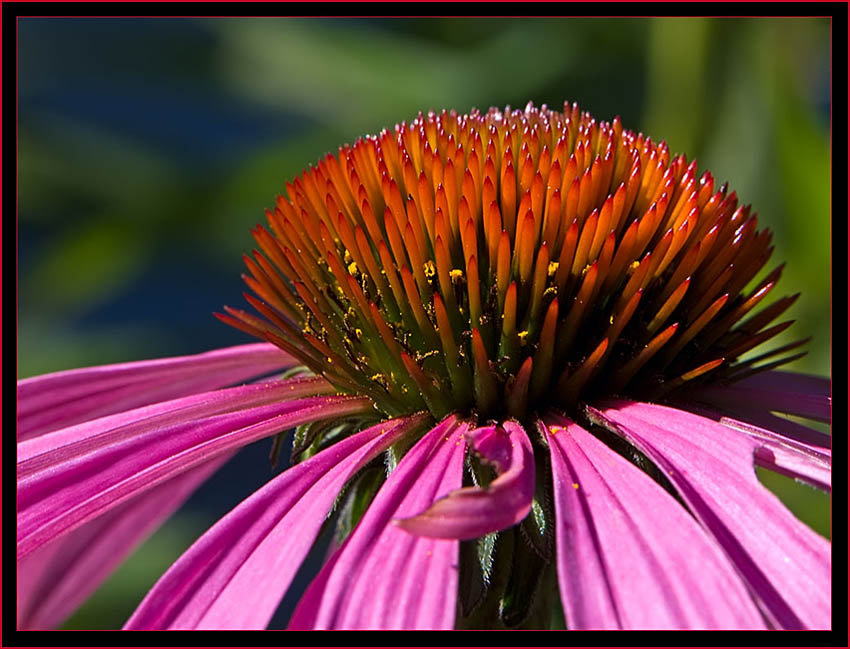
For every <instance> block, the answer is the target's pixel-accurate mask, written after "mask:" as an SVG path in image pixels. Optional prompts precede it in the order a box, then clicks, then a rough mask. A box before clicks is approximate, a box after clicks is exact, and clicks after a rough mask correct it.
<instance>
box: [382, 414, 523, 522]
mask: <svg viewBox="0 0 850 649" xmlns="http://www.w3.org/2000/svg"><path fill="white" fill-rule="evenodd" d="M467 438H468V439H469V440H470V441H471V442H472V444H473V446H474V447H475V449H476V450H477V451H478V452H479V453H481V454H482V455H484V457H485V458H489V459H491V460H492V461H493V462H494V463H495V464H496V465H497V466H499V467H500V468H501V471H502V473H501V475H499V476H498V477H497V478H496V479H495V480H494V481H493V482H492V483H491V484H490V485H488V486H487V487H485V488H481V487H464V488H463V489H458V490H457V491H453V492H452V493H450V494H449V495H448V496H446V497H445V498H442V499H440V500H438V501H437V502H435V503H434V504H433V505H431V506H430V507H429V508H428V509H427V510H425V511H424V512H422V513H421V514H418V515H417V516H414V517H412V518H405V519H402V520H397V521H396V524H397V525H398V526H399V527H401V528H402V529H404V530H406V531H408V532H410V533H411V534H418V535H420V536H430V537H434V538H441V539H477V538H478V537H480V536H484V535H485V534H489V533H490V532H497V531H499V530H503V529H506V528H508V527H511V526H512V525H516V524H517V523H519V522H520V521H521V520H522V519H524V518H525V517H526V516H527V515H528V512H529V510H530V509H531V500H532V499H533V498H534V452H533V451H532V449H531V442H530V441H529V439H528V435H526V434H525V431H524V430H523V429H522V426H520V425H519V424H518V423H516V422H514V421H506V422H505V423H504V424H502V425H501V426H487V427H485V428H478V429H476V430H473V431H472V432H471V433H469V434H468V435H467ZM508 458H509V459H508Z"/></svg>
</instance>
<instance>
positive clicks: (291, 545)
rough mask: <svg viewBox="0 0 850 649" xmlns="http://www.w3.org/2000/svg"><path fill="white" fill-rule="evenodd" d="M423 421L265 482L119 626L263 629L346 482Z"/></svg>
mask: <svg viewBox="0 0 850 649" xmlns="http://www.w3.org/2000/svg"><path fill="white" fill-rule="evenodd" d="M422 421H423V417H422V416H418V417H417V416H414V417H408V418H404V419H399V420H394V421H389V422H383V423H381V424H378V425H376V426H373V427H372V428H369V429H367V430H364V431H361V432H359V433H356V434H355V435H352V436H351V437H348V438H346V439H344V440H342V441H340V442H337V443H336V444H334V445H333V446H331V447H330V448H328V449H325V450H324V451H322V452H321V453H318V454H317V455H315V456H313V457H312V458H310V459H309V460H306V461H305V462H302V463H300V464H297V465H296V466H294V467H292V468H290V469H289V470H287V471H285V472H284V473H282V474H280V475H279V476H277V477H276V478H274V479H273V480H271V481H270V482H269V483H268V484H267V485H265V486H264V487H263V488H262V489H260V490H259V491H257V492H255V493H254V494H253V495H252V496H250V497H249V498H248V499H246V500H244V501H243V502H242V503H240V504H239V505H238V506H237V507H236V508H235V509H233V511H231V512H230V513H229V514H227V516H225V517H224V518H222V519H221V520H220V521H218V522H217V523H216V524H215V525H214V526H213V527H212V528H210V529H209V530H208V531H207V532H206V533H205V534H204V535H203V536H202V537H201V538H200V539H198V541H196V542H195V543H194V544H193V545H192V547H191V548H189V549H188V550H187V551H186V552H185V553H184V554H183V556H181V557H180V558H179V559H178V560H177V561H176V562H175V563H174V565H172V566H171V568H169V569H168V571H167V572H166V573H165V574H164V575H163V576H162V577H161V578H160V579H159V581H158V582H157V583H156V585H155V586H154V587H153V589H151V591H150V592H149V593H148V594H147V596H146V597H145V599H144V601H142V603H141V604H140V605H139V607H138V608H137V609H136V611H135V612H134V613H133V615H132V616H131V617H130V619H129V620H128V622H127V624H126V626H125V627H124V628H125V629H262V628H265V626H266V625H267V624H268V622H269V620H270V619H271V618H272V616H273V615H274V612H275V610H276V608H277V606H278V604H279V603H280V600H281V599H282V598H283V595H284V594H285V593H286V590H287V589H288V588H289V585H290V583H291V582H292V578H293V577H294V576H295V573H296V572H297V571H298V568H299V566H300V565H301V561H302V560H303V559H304V557H305V556H306V554H307V552H308V551H309V549H310V547H311V546H312V544H313V541H314V540H315V538H316V535H317V534H318V532H319V529H320V528H321V526H322V525H323V523H324V521H325V519H326V518H327V515H328V512H329V511H330V509H331V508H332V507H333V504H334V501H335V499H336V497H337V495H338V494H339V492H340V491H341V490H342V488H343V487H344V486H345V483H346V482H347V481H348V480H349V479H350V478H351V477H352V476H353V475H354V474H355V473H356V472H357V471H358V470H359V469H360V468H362V467H363V466H364V465H365V464H366V463H367V462H369V461H370V460H372V459H373V458H374V457H376V456H377V455H378V454H379V453H380V452H382V451H384V450H385V449H386V448H387V447H389V446H390V444H392V443H394V442H396V441H398V440H399V439H400V438H401V437H402V436H404V435H406V434H407V433H409V432H410V431H411V430H413V429H414V428H416V427H417V426H419V425H421V424H422Z"/></svg>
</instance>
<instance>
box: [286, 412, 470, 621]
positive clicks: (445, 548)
mask: <svg viewBox="0 0 850 649" xmlns="http://www.w3.org/2000/svg"><path fill="white" fill-rule="evenodd" d="M464 432H466V424H460V425H458V422H457V419H456V418H455V417H453V416H450V417H448V418H447V419H445V420H443V422H442V423H441V424H440V425H439V426H437V427H436V428H434V429H433V430H431V431H430V432H429V433H427V434H426V435H425V436H423V437H422V439H420V440H419V441H418V442H417V443H416V445H414V446H413V448H411V449H410V450H409V451H408V452H407V454H406V455H405V456H404V458H403V459H402V460H401V462H399V465H398V467H396V469H395V471H393V473H392V474H390V476H389V478H387V481H386V482H385V483H384V485H383V486H382V487H381V489H380V491H378V494H377V495H376V496H375V500H374V501H373V502H372V504H371V505H370V506H369V509H368V510H367V511H366V513H365V514H364V515H363V519H362V520H361V521H360V523H359V524H358V525H357V527H355V528H354V531H353V532H352V533H351V535H350V536H349V537H348V538H347V539H346V541H345V542H344V543H343V545H342V547H341V548H340V549H339V551H338V552H336V554H334V556H333V557H332V558H331V559H330V560H329V561H328V562H327V563H326V564H325V567H324V568H322V571H321V572H320V573H319V575H318V576H317V577H316V578H315V579H314V580H313V582H312V583H311V584H310V586H309V588H308V589H307V592H306V593H305V594H304V596H303V597H302V598H301V601H300V602H299V604H298V607H297V608H296V609H295V613H294V614H293V616H292V620H291V621H290V624H289V628H291V629H451V628H452V627H453V626H454V619H455V606H456V601H457V578H458V570H457V562H458V547H459V546H458V541H456V540H447V539H431V538H426V537H421V536H413V535H411V534H408V533H407V532H405V531H403V530H401V529H400V528H399V527H397V526H395V525H392V524H391V520H392V519H393V518H395V517H405V516H409V515H411V514H415V513H417V512H420V511H422V510H423V509H425V508H426V507H427V506H428V505H430V504H431V503H432V502H433V501H434V500H435V499H436V498H439V497H440V496H443V495H445V494H446V493H448V492H449V491H451V490H453V489H456V488H457V487H459V486H460V484H461V480H462V477H463V458H464V453H465V446H466V444H465V442H464V439H463V433H464Z"/></svg>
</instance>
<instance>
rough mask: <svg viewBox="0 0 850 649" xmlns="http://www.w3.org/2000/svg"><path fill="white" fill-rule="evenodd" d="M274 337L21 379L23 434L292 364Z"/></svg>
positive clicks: (27, 435) (20, 424) (20, 429)
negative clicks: (261, 340)
mask: <svg viewBox="0 0 850 649" xmlns="http://www.w3.org/2000/svg"><path fill="white" fill-rule="evenodd" d="M294 363H295V361H294V360H293V359H292V357H291V356H289V355H288V354H286V353H284V352H283V351H281V350H280V349H278V348H277V347H275V346H274V345H271V344H269V343H256V344H251V345H239V346H237V347H229V348H226V349H218V350H215V351H211V352H206V353H203V354H195V355H193V356H178V357H175V358H160V359H156V360H152V361H139V362H133V363H116V364H114V365H101V366H98V367H87V368H83V369H78V370H67V371H64V372H55V373H53V374H44V375H42V376H35V377H32V378H28V379H23V380H21V381H18V440H19V441H20V440H24V439H28V438H30V437H34V436H36V435H40V434H42V433H45V432H48V431H51V430H57V429H59V428H65V427H67V426H71V425H73V424H77V423H79V422H82V421H86V420H88V419H94V418H95V417H103V416H104V415H109V414H112V413H116V412H121V411H123V410H129V409H130V408H136V407H138V406H143V405H147V404H149V403H156V402H158V401H164V400H166V399H175V398H177V397H182V396H186V395H189V394H193V393H196V392H205V391H207V390H213V389H215V388H220V387H223V386H226V385H233V384H235V383H240V382H242V381H245V380H247V379H250V378H253V377H256V376H262V375H263V374H268V373H269V372H272V371H274V370H279V369H283V368H286V367H290V366H292V365H293V364H294Z"/></svg>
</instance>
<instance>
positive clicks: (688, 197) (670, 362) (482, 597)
mask: <svg viewBox="0 0 850 649" xmlns="http://www.w3.org/2000/svg"><path fill="white" fill-rule="evenodd" d="M286 190H287V191H286V196H279V197H278V199H277V201H276V206H275V208H274V210H268V211H267V217H268V222H269V226H270V229H266V228H265V227H263V226H258V227H257V228H256V229H255V230H254V237H255V239H256V241H257V243H258V246H259V250H255V251H254V252H253V255H252V256H246V257H245V263H246V265H247V267H248V270H249V274H247V275H245V276H244V277H245V281H246V283H247V284H248V286H249V287H250V289H251V290H252V291H253V293H254V295H247V296H246V297H247V299H248V301H249V302H250V304H251V306H252V307H253V308H254V310H255V312H256V314H255V313H249V312H246V311H242V310H238V309H233V308H229V307H227V308H226V309H225V310H226V313H225V314H219V316H218V317H219V318H220V319H221V320H223V321H225V322H227V323H228V324H231V325H233V326H236V327H238V328H240V329H242V330H243V331H246V332H248V333H250V334H252V335H254V336H257V337H259V338H261V339H263V340H265V341H267V344H259V345H248V346H244V347H241V348H234V349H232V350H223V351H220V352H213V353H210V354H207V355H202V356H201V357H197V358H185V359H173V360H166V361H159V362H149V363H140V364H127V365H126V366H111V367H105V368H92V369H90V370H76V371H72V372H69V373H59V374H55V375H48V376H46V377H37V378H35V379H29V380H25V381H21V382H20V383H19V420H18V421H19V440H20V442H19V451H18V477H19V496H18V498H19V500H18V505H19V519H18V521H19V526H18V556H19V561H20V562H21V564H20V568H19V573H20V574H22V575H24V576H25V577H26V578H24V579H20V581H21V582H22V583H23V586H22V587H20V588H19V606H21V608H22V610H23V611H24V613H23V621H22V622H21V623H22V624H24V625H26V626H33V625H35V626H38V625H39V624H48V623H53V622H55V621H56V620H58V619H61V616H62V615H63V614H65V613H67V612H68V610H67V609H68V604H67V602H65V603H64V604H62V603H59V602H57V601H55V598H54V599H53V600H51V598H50V597H48V598H47V604H45V603H44V602H43V601H37V599H36V595H34V593H38V592H39V590H38V589H39V588H44V584H49V583H50V580H51V579H53V580H54V581H56V580H58V583H59V584H60V585H61V586H63V587H65V588H69V585H74V586H76V587H77V590H78V591H80V592H84V590H85V588H89V589H90V588H91V587H93V585H95V584H96V583H97V582H98V580H99V579H101V578H102V577H103V573H104V572H105V571H106V570H108V568H103V567H102V566H101V567H99V568H98V569H94V568H93V566H92V565H89V564H87V563H86V562H81V565H79V566H76V568H75V569H74V570H70V571H66V572H65V573H64V574H59V575H58V576H56V575H55V574H54V573H52V572H51V571H50V570H46V571H45V569H44V566H45V565H50V561H51V557H54V558H55V557H59V558H63V557H65V556H66V555H67V553H68V552H70V551H72V550H71V548H76V551H77V552H79V547H81V542H84V541H85V539H90V538H92V536H93V535H96V536H97V538H99V539H100V540H101V542H112V543H113V545H114V546H115V547H118V548H125V547H128V546H130V545H131V544H132V543H133V542H135V541H136V540H137V539H138V538H139V536H140V534H141V532H139V530H140V529H141V530H144V529H148V528H149V527H150V526H152V525H154V524H156V522H158V521H159V520H161V519H162V518H163V517H164V516H166V515H167V514H168V513H170V512H171V511H172V510H173V509H174V508H175V507H176V506H178V505H179V502H180V501H181V500H182V499H183V498H184V497H185V496H186V495H187V494H188V493H190V492H191V490H193V489H194V488H195V487H196V486H197V484H199V483H200V482H201V481H202V480H203V479H204V478H205V477H206V476H207V475H209V473H210V472H211V471H213V470H215V469H216V468H217V467H218V466H219V465H220V464H221V462H223V461H224V460H225V459H226V458H227V457H229V454H230V453H231V452H232V451H233V450H234V449H236V448H238V447H239V446H241V445H244V444H246V443H249V442H251V441H254V440H257V439H260V438H262V437H270V436H276V437H275V447H274V448H275V453H277V452H279V450H280V440H281V435H282V433H284V432H286V431H288V430H291V429H292V428H293V427H295V435H294V441H293V449H292V461H293V466H292V467H291V468H290V469H288V470H287V471H285V472H284V473H282V474H281V475H279V476H277V477H275V478H273V479H272V480H271V481H270V482H269V483H268V484H267V485H266V486H265V487H264V488H262V489H261V490H259V491H258V492H256V493H255V494H254V495H252V496H251V497H249V498H248V499H247V500H245V501H244V502H243V503H241V504H240V505H239V506H237V507H236V508H235V509H234V510H233V511H232V512H230V513H229V514H228V515H227V516H225V517H224V518H223V519H221V520H220V521H219V522H218V523H217V524H216V525H215V526H213V527H212V528H211V529H210V530H209V531H208V532H207V533H206V534H204V535H203V536H202V537H201V538H200V539H199V540H198V541H197V542H196V543H195V544H194V545H193V546H192V547H191V548H190V549H189V550H188V551H187V552H186V553H185V554H184V555H183V556H182V557H181V558H180V559H179V560H178V561H177V562H176V563H175V564H174V565H173V566H172V567H171V568H170V569H169V570H168V572H167V573H166V574H165V575H163V577H162V578H161V579H160V580H159V581H158V582H157V584H156V585H155V586H154V588H153V589H152V590H151V592H150V593H149V594H148V595H147V597H146V598H145V599H144V601H143V602H142V603H141V604H140V606H139V608H138V610H137V611H136V612H135V613H134V614H133V616H132V617H131V619H130V620H129V621H128V624H127V626H128V628H262V627H264V626H265V625H266V624H267V623H268V621H269V620H270V618H271V616H272V614H273V613H274V611H275V608H276V607H277V605H278V603H279V602H280V600H281V598H282V597H283V595H284V594H285V592H286V590H287V589H288V588H289V585H290V583H291V581H292V578H293V577H294V575H295V572H296V570H297V569H298V567H299V564H300V562H301V560H302V559H303V558H304V557H305V556H306V554H307V552H308V550H309V548H310V546H311V545H312V543H313V541H314V540H315V538H316V536H317V534H318V533H319V530H320V528H321V526H322V524H323V522H324V520H325V518H326V517H327V515H328V513H329V512H332V511H333V512H335V516H336V526H337V528H336V529H337V532H336V536H335V541H334V551H333V552H332V554H331V555H330V557H329V559H328V561H327V562H326V564H325V566H324V568H323V569H322V571H321V572H320V573H319V575H318V576H317V577H316V578H315V579H314V580H313V582H312V584H311V585H310V587H309V588H308V589H307V592H306V593H305V594H304V596H303V597H302V599H301V601H300V603H299V606H298V608H297V609H296V611H295V613H294V615H293V617H292V620H291V622H290V627H291V628H452V627H455V626H464V627H484V628H493V627H519V626H525V627H536V628H539V627H544V628H546V627H548V626H549V625H550V623H551V622H552V615H553V611H559V610H562V611H563V618H564V620H565V623H566V626H567V628H576V629H578V628H646V627H653V628H768V627H778V628H824V627H828V626H829V623H830V603H829V602H830V575H829V570H830V563H829V544H828V542H827V541H825V540H824V539H823V538H822V537H820V536H818V535H817V534H815V533H814V532H812V531H811V530H809V529H808V528H807V527H805V526H804V525H803V524H801V523H800V522H798V521H797V520H796V519H795V518H794V517H793V516H792V515H791V514H790V513H789V512H788V511H787V510H786V509H785V508H784V506H783V505H782V504H781V503H780V502H779V501H778V500H777V499H776V498H775V497H774V496H773V495H772V494H770V493H769V492H768V491H767V490H766V489H765V488H764V487H762V486H761V484H760V483H759V482H758V480H757V479H756V476H755V474H754V472H753V463H754V462H755V464H758V465H761V466H765V467H768V468H771V469H774V470H777V471H780V472H783V473H786V474H789V475H792V476H794V477H796V478H798V479H800V480H803V481H806V482H808V483H810V484H812V485H815V486H817V487H819V488H824V489H829V485H830V473H831V470H830V469H831V455H830V451H829V445H830V444H829V437H828V436H826V435H823V434H821V433H818V432H816V431H813V430H810V429H808V428H806V427H804V426H802V425H799V424H795V423H792V422H791V421H789V420H787V419H783V418H780V417H777V416H776V415H774V414H772V413H773V412H781V413H790V414H795V415H799V416H803V417H808V418H814V419H819V420H823V421H828V420H829V418H830V405H831V402H830V398H829V389H830V386H829V382H828V381H826V380H822V379H815V378H813V377H798V376H797V375H793V374H789V373H785V372H778V371H775V369H774V368H775V367H777V366H778V365H781V364H782V363H786V362H788V361H790V360H792V359H794V358H796V357H797V354H796V353H795V350H796V349H797V348H798V347H800V346H801V345H802V343H803V342H804V341H800V342H797V343H793V344H791V345H785V346H782V347H779V348H777V349H772V350H770V351H767V352H765V353H763V354H760V355H756V356H747V355H746V354H747V352H749V351H750V350H752V349H753V348H755V347H756V346H758V345H760V344H761V343H764V342H766V341H767V340H769V339H770V338H772V337H773V336H775V335H776V334H778V333H779V332H781V331H783V330H784V329H785V328H787V327H788V326H789V325H790V322H783V323H781V324H776V325H774V324H772V323H773V322H774V321H775V320H776V319H777V318H778V317H779V316H780V315H781V314H782V313H783V312H784V311H785V310H786V309H787V308H788V307H789V306H790V304H791V303H792V302H793V301H794V299H795V298H796V296H792V297H788V298H781V299H779V300H777V301H775V302H773V303H772V304H771V305H770V306H767V307H763V306H762V302H763V300H764V298H765V297H766V296H767V295H768V294H769V293H770V292H771V291H772V289H773V287H774V286H775V284H776V282H777V280H778V278H779V275H780V272H781V267H779V268H777V269H775V270H773V271H772V272H769V273H767V274H766V275H765V276H764V277H763V278H761V279H759V274H760V272H761V271H762V269H763V267H764V266H765V264H766V263H767V261H768V258H769V257H770V253H771V250H772V249H771V247H770V233H769V231H767V230H759V229H758V227H757V220H756V215H755V214H754V213H751V210H750V208H749V206H739V205H738V204H737V197H736V195H735V193H734V192H729V191H728V189H727V187H726V186H725V185H723V186H720V187H715V181H714V178H713V176H712V175H711V174H710V173H709V172H705V173H702V174H701V175H699V174H698V171H697V166H696V163H695V162H691V163H688V161H687V160H686V158H685V157H684V156H678V157H673V158H672V159H671V156H670V152H669V150H668V148H667V146H666V145H665V144H664V143H663V142H662V143H661V144H656V143H654V142H653V141H652V140H651V139H649V138H647V137H645V136H643V135H636V134H634V133H632V132H631V131H628V130H624V129H623V127H622V125H621V124H620V121H619V119H615V120H613V121H612V122H610V123H608V122H601V121H596V120H595V119H594V118H592V117H591V116H590V115H589V114H587V113H582V112H580V111H579V109H578V106H577V105H575V104H572V105H570V104H565V106H564V110H563V112H558V111H553V110H549V109H548V108H546V107H545V106H543V107H541V108H540V109H537V108H535V107H534V106H533V105H531V104H529V105H528V106H527V107H526V108H525V110H524V111H516V110H510V109H509V108H507V109H505V110H504V111H499V110H496V109H491V110H489V111H488V112H487V113H485V114H481V113H479V112H478V111H472V112H471V113H470V114H468V115H458V114H456V113H454V112H446V111H443V112H442V113H440V114H435V113H429V114H428V115H422V114H420V115H419V116H418V117H417V118H416V119H415V120H413V121H412V122H411V123H410V124H406V123H402V124H400V125H397V126H396V127H395V129H394V130H392V131H383V132H382V133H381V134H380V135H377V136H370V137H365V138H362V139H360V140H358V141H357V142H355V144H354V145H353V146H344V147H341V148H340V150H339V153H338V155H330V154H329V155H327V156H326V157H325V158H323V159H322V160H321V161H319V163H318V165H317V166H315V167H311V168H310V169H309V170H307V171H305V172H304V173H303V174H302V175H301V176H300V177H299V178H297V179H295V180H294V181H293V182H292V183H288V184H287V186H286ZM257 314H258V315H257ZM268 343H271V344H268ZM296 365H300V366H301V368H300V369H298V368H293V369H292V371H291V372H288V373H287V374H286V375H284V377H282V378H278V379H269V380H265V381H262V382H260V383H254V384H248V385H242V386H237V387H225V386H228V385H233V384H235V383H238V382H240V381H244V380H245V379H247V378H250V377H251V376H258V375H263V374H268V373H269V372H270V371H272V370H274V369H277V368H284V367H292V366H296ZM68 404H73V405H71V406H69V405H68ZM382 457H383V458H384V460H383V461H382V459H381V458H382ZM340 494H342V498H340ZM742 512H745V513H746V516H742V515H741V513H742ZM461 541H464V543H461ZM84 555H85V552H84ZM54 560H55V559H54ZM69 575H70V576H69ZM54 585H55V584H54ZM58 590H59V591H60V592H61V588H60V589H58ZM559 599H560V604H558V600H559ZM21 602H22V603H21ZM72 605H73V602H72V604H71V606H72ZM51 607H52V608H51ZM19 615H20V612H19ZM19 619H21V618H20V617H19Z"/></svg>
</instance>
